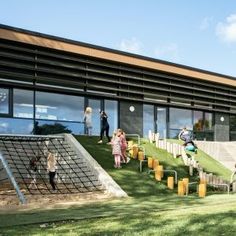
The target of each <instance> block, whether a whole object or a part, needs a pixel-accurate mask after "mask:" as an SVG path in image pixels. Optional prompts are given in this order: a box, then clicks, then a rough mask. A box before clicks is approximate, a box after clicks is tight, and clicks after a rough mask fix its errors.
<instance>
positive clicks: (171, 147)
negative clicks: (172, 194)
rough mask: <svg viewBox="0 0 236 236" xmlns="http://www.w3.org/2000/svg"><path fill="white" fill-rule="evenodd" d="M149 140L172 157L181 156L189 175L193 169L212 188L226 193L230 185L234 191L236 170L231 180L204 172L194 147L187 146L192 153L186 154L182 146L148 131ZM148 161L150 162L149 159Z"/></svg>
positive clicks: (191, 174) (192, 172)
mask: <svg viewBox="0 0 236 236" xmlns="http://www.w3.org/2000/svg"><path fill="white" fill-rule="evenodd" d="M149 141H150V142H151V143H153V142H154V144H155V146H156V147H157V148H160V149H164V150H166V151H167V152H169V153H171V154H172V155H173V157H174V158H177V157H181V158H182V159H183V162H184V164H185V165H186V166H188V167H189V175H190V176H193V174H194V170H196V171H197V173H198V176H199V179H200V180H202V179H204V178H206V184H207V185H210V186H213V187H214V188H217V189H220V190H223V191H227V193H228V194H229V192H230V186H232V191H233V192H236V181H232V176H236V171H235V173H232V176H231V181H226V180H224V179H223V178H221V177H218V176H215V175H213V174H212V173H206V172H204V171H203V168H202V167H201V166H200V164H199V163H198V162H197V161H196V160H195V153H194V151H195V149H194V148H193V147H191V146H189V147H191V148H190V149H189V150H187V151H190V152H193V154H188V153H187V152H186V148H185V147H184V146H182V145H180V144H178V143H171V142H168V141H167V140H165V139H164V140H160V139H159V134H154V133H152V132H151V131H149ZM149 162H150V163H151V161H149ZM150 165H151V164H150ZM140 170H141V169H140ZM191 184H195V182H194V183H189V184H188V186H189V185H191Z"/></svg>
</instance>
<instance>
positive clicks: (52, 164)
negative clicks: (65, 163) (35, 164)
mask: <svg viewBox="0 0 236 236" xmlns="http://www.w3.org/2000/svg"><path fill="white" fill-rule="evenodd" d="M56 163H57V162H56V157H55V155H54V154H52V152H51V151H49V152H48V158H47V171H48V174H49V182H50V184H51V186H52V189H53V190H56V185H55V181H54V179H55V176H56Z"/></svg>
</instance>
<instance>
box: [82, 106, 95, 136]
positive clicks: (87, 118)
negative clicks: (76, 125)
mask: <svg viewBox="0 0 236 236" xmlns="http://www.w3.org/2000/svg"><path fill="white" fill-rule="evenodd" d="M83 119H84V122H85V133H86V134H87V135H88V136H91V135H92V128H93V126H92V108H91V107H86V109H85V112H84V118H83Z"/></svg>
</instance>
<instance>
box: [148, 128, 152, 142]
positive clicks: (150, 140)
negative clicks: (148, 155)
mask: <svg viewBox="0 0 236 236" xmlns="http://www.w3.org/2000/svg"><path fill="white" fill-rule="evenodd" d="M148 139H149V142H150V143H152V131H151V130H149V131H148Z"/></svg>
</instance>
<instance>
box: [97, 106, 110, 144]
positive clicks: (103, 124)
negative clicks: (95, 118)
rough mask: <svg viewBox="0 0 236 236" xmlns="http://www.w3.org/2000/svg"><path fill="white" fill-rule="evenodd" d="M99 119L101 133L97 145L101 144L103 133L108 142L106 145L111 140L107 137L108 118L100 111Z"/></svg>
mask: <svg viewBox="0 0 236 236" xmlns="http://www.w3.org/2000/svg"><path fill="white" fill-rule="evenodd" d="M100 119H101V132H100V140H99V141H98V143H102V142H103V140H102V139H103V135H104V132H105V133H106V137H107V140H108V143H110V142H111V138H110V137H109V128H110V127H109V123H108V120H107V119H108V116H107V114H106V112H105V111H101V112H100Z"/></svg>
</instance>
